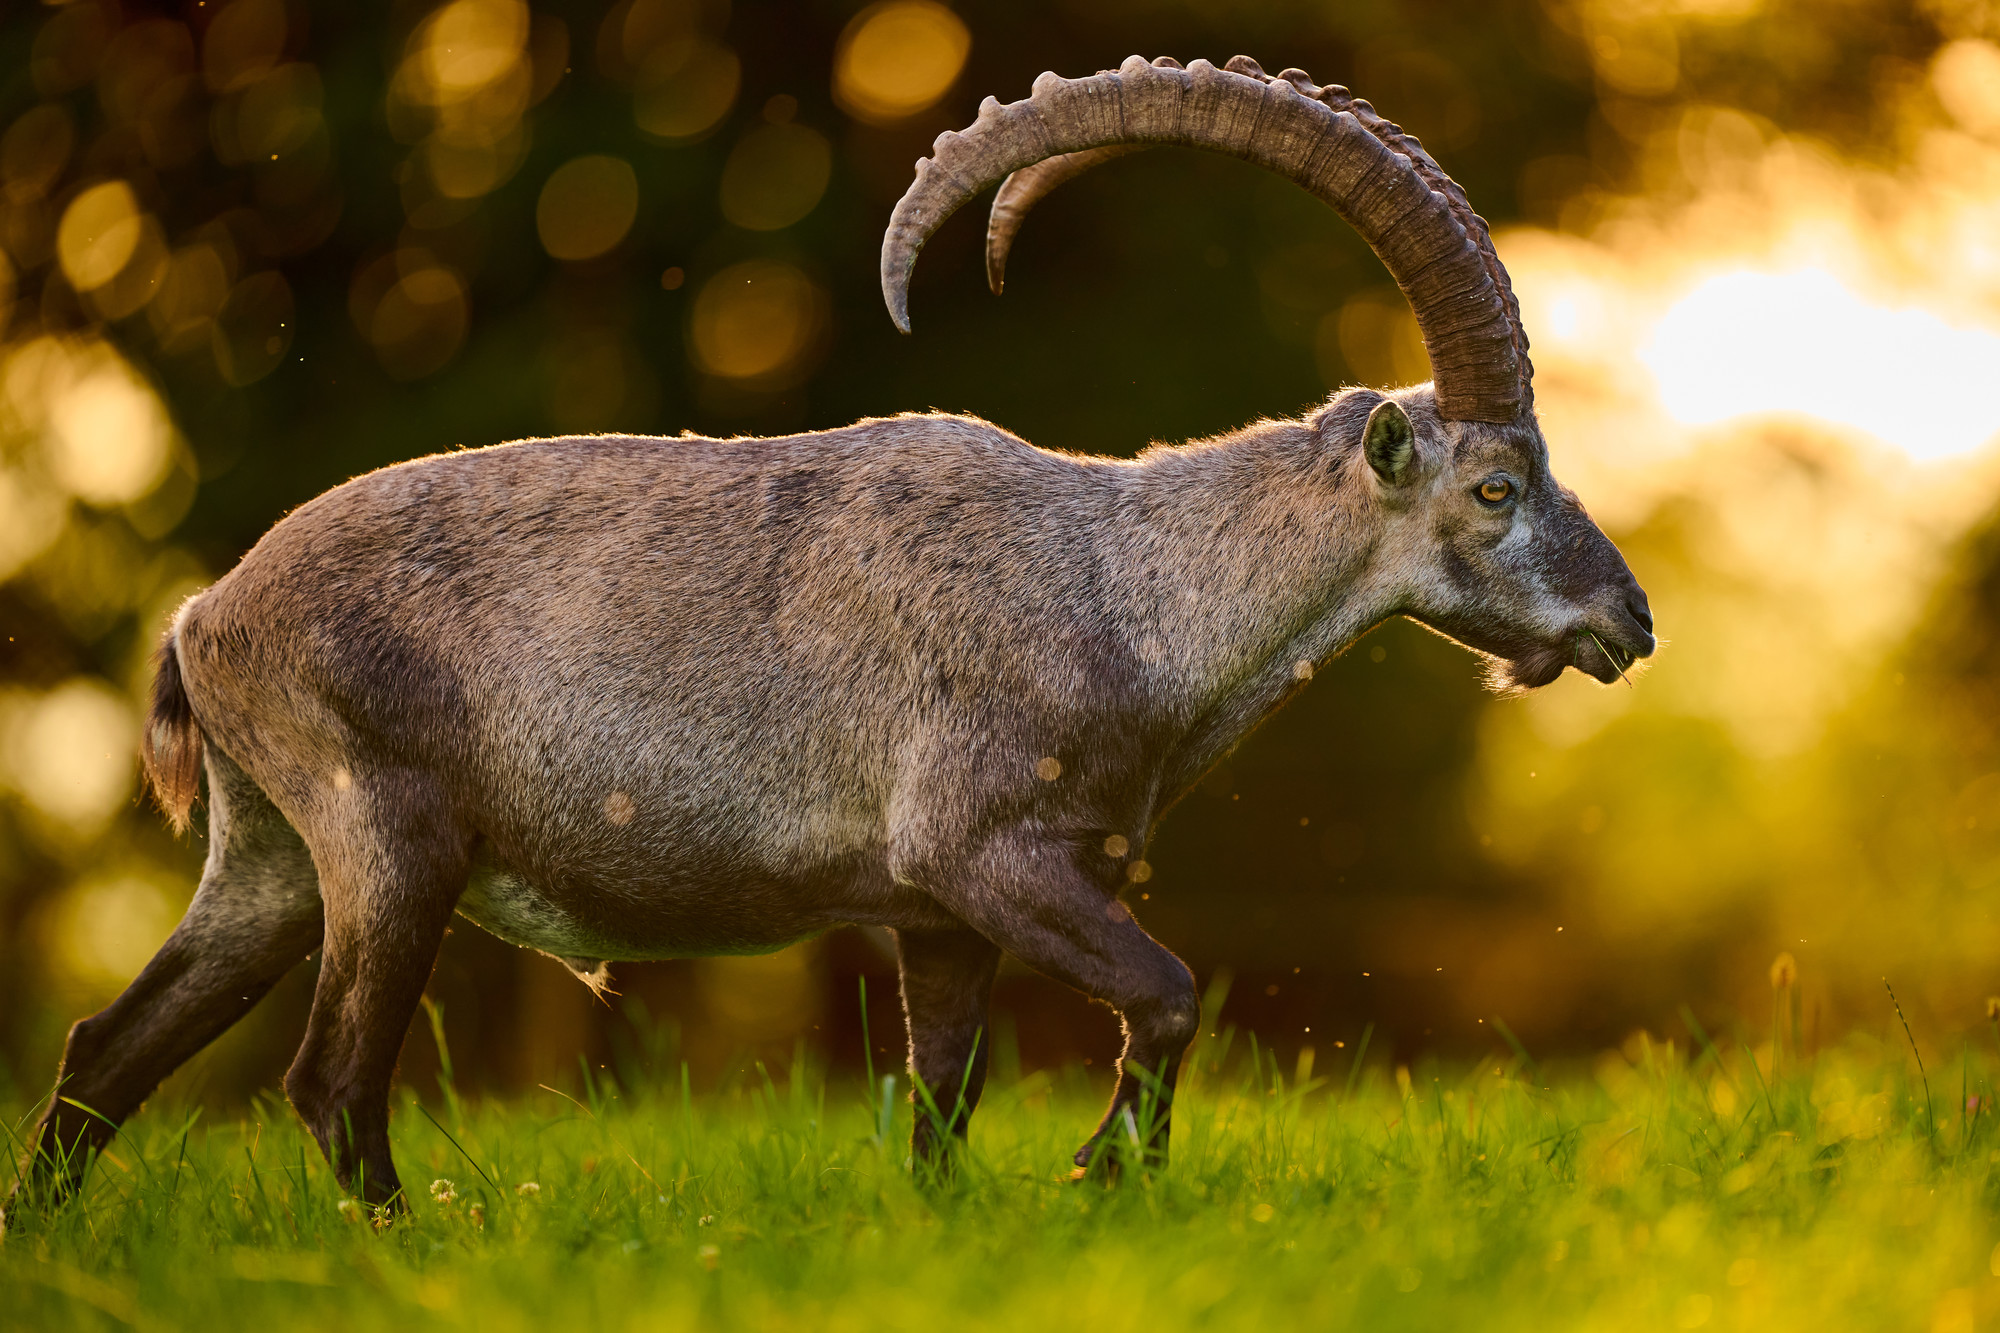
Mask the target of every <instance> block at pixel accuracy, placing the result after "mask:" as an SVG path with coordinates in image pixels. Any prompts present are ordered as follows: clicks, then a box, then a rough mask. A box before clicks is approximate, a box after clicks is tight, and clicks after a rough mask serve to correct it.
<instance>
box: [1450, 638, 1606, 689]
mask: <svg viewBox="0 0 2000 1333" xmlns="http://www.w3.org/2000/svg"><path fill="white" fill-rule="evenodd" d="M1642 656H1644V654H1643V653H1641V652H1639V651H1638V650H1636V649H1633V648H1630V647H1627V646H1626V645H1625V644H1622V643H1619V642H1617V641H1615V640H1613V639H1609V638H1606V637H1605V636H1604V635H1602V634H1599V633H1597V632H1596V631H1595V630H1589V629H1582V628H1579V629H1578V630H1577V631H1576V632H1575V633H1574V634H1573V635H1572V636H1571V637H1569V638H1567V639H1564V640H1562V641H1560V642H1557V643H1552V644H1549V645H1547V646H1546V647H1542V648H1537V649H1534V650H1532V651H1529V652H1526V653H1523V654H1521V655H1520V656H1518V657H1509V658H1504V659H1500V660H1498V661H1495V662H1494V664H1493V668H1492V670H1491V672H1490V675H1489V680H1490V681H1491V683H1492V684H1493V685H1494V686H1495V687H1496V688H1498V689H1500V690H1503V691H1508V692H1515V691H1526V690H1539V689H1540V688H1542V687H1543V686H1544V685H1551V684H1554V683H1555V681H1556V679H1557V677H1559V676H1561V675H1562V673H1563V672H1565V671H1567V670H1568V669H1569V668H1571V667H1575V668H1576V669H1577V670H1578V671H1581V672H1582V673H1583V674H1584V675H1586V676H1589V677H1590V678H1591V679H1592V680H1596V681H1601V682H1603V683H1604V684H1606V685H1615V684H1617V683H1618V682H1619V681H1621V680H1623V681H1625V682H1626V683H1627V684H1628V685H1629V684H1630V683H1631V680H1630V678H1629V677H1627V676H1626V674H1625V673H1626V672H1628V671H1630V670H1631V669H1632V664H1633V663H1635V662H1637V661H1638V660H1639V659H1640V657H1642Z"/></svg>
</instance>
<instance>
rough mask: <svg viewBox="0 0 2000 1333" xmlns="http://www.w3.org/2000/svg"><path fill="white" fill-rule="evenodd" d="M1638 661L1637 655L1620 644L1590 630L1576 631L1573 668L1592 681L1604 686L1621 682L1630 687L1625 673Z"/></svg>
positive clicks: (1629, 680)
mask: <svg viewBox="0 0 2000 1333" xmlns="http://www.w3.org/2000/svg"><path fill="white" fill-rule="evenodd" d="M1638 660H1639V654H1638V653H1636V652H1634V651H1633V650H1632V649H1630V648H1627V647H1626V646H1625V645H1624V644H1622V643H1618V642H1616V641H1615V640H1610V639H1606V638H1604V637H1603V636H1601V635H1599V634H1597V633H1595V632H1594V631H1592V630H1588V629H1583V630H1578V631H1577V641H1576V659H1575V666H1576V669H1577V670H1578V671H1581V672H1583V673H1584V674H1585V675H1587V676H1589V677H1591V678H1592V679H1593V680H1600V681H1603V682H1604V683H1605V684H1606V685H1609V684H1611V683H1612V682H1613V681H1616V680H1623V681H1624V682H1625V683H1626V684H1627V685H1630V684H1631V683H1632V682H1631V679H1630V678H1629V677H1627V676H1626V674H1625V673H1626V672H1627V671H1630V670H1631V669H1632V664H1633V663H1634V662H1637V661H1638Z"/></svg>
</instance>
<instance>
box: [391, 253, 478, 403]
mask: <svg viewBox="0 0 2000 1333" xmlns="http://www.w3.org/2000/svg"><path fill="white" fill-rule="evenodd" d="M469 319H470V311H469V310H468V307H467V303H466V295H465V284H464V282H463V281H462V280H461V279H460V278H459V276H458V275H457V274H456V273H454V272H452V270H450V269H449V268H446V267H444V266H443V265H441V264H433V263H428V262H419V263H417V264H415V265H413V266H412V267H411V268H410V270H409V271H408V272H405V273H403V274H402V275H401V276H400V277H398V278H397V280H396V282H395V284H394V285H393V286H391V287H390V288H389V290H388V291H386V292H384V293H383V294H382V298H381V300H380V301H378V302H377V303H376V305H375V308H374V311H373V312H372V314H371V315H370V317H369V320H368V328H367V334H368V341H369V343H370V344H371V345H372V346H373V347H374V349H375V356H376V358H377V359H378V360H379V361H380V362H381V363H382V368H383V369H384V370H386V371H388V372H389V374H390V376H391V377H392V378H395V379H403V380H414V379H421V378H423V377H424V376H426V375H430V374H433V373H435V372H436V371H438V370H440V369H442V368H443V367H444V365H445V364H446V363H447V362H449V361H450V360H451V359H452V357H454V356H456V355H457V354H458V349H459V347H460V346H461V345H462V344H463V343H464V342H465V332H466V327H467V324H468V322H469Z"/></svg>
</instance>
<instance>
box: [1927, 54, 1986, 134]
mask: <svg viewBox="0 0 2000 1333" xmlns="http://www.w3.org/2000/svg"><path fill="white" fill-rule="evenodd" d="M1931 86H1932V87H1933V88H1935V89H1937V95H1938V101H1939V102H1941V103H1943V104H1944V109H1945V110H1946V111H1947V112H1948V113H1949V114H1950V115H1951V117H1952V119H1954V120H1956V121H1957V122H1958V123H1959V124H1960V125H1963V126H1964V127H1965V128H1966V129H1968V130H1970V131H1971V132H1972V133H1974V134H1979V135H1984V136H1987V137H1989V138H2000V46H1995V45H1994V44H1993V43H1992V42H1989V41H1983V40H1981V39H1979V38H1976V37H1968V38H1961V39H1960V40H1958V41H1955V42H1951V43H1948V44H1947V45H1946V46H1945V47H1944V49H1942V50H1941V51H1939V52H1938V53H1937V56H1936V58H1935V59H1934V60H1932V62H1931Z"/></svg>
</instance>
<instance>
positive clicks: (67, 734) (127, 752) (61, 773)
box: [0, 676, 138, 832]
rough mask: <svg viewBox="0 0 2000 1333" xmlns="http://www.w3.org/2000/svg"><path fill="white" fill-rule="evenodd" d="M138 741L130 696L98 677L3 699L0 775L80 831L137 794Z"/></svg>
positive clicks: (0, 702)
mask: <svg viewBox="0 0 2000 1333" xmlns="http://www.w3.org/2000/svg"><path fill="white" fill-rule="evenodd" d="M137 742H138V721H137V719H136V717H135V716H134V714H133V710H132V704H131V701H130V700H129V699H127V698H126V697H125V695H124V694H123V693H121V692H120V691H118V690H116V689H113V688H112V687H111V685H110V684H108V683H107V682H105V681H103V680H100V679H98V678H96V677H94V676H75V677H72V678H71V679H69V680H68V681H65V682H64V683H63V684H61V685H58V686H57V687H56V688H55V689H53V690H50V691H49V692H47V693H46V694H30V693H22V692H15V693H13V694H10V695H7V696H4V697H0V780H4V782H5V783H6V785H7V786H8V787H10V788H12V789H13V790H14V791H15V792H17V793H19V794H20V795H21V796H22V797H23V798H24V799H25V800H26V801H27V802H28V804H29V805H31V806H32V807H34V809H36V810H37V811H39V812H40V813H41V814H42V815H43V816H45V817H46V818H48V819H50V820H53V821H55V822H57V823H59V824H62V825H66V826H68V827H69V828H71V829H74V830H77V831H79V832H84V831H89V830H94V829H98V828H101V827H103V826H104V825H105V824H106V823H108V822H109V821H110V819H111V817H112V816H113V815H115V814H117V813H118V811H119V810H120V809H121V808H122V807H123V806H124V804H125V802H126V801H127V800H129V799H130V798H131V795H132V787H133V781H134V777H135V774H136V769H135V766H134V761H133V754H134V752H135V751H134V747H135V746H136V744H137Z"/></svg>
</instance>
